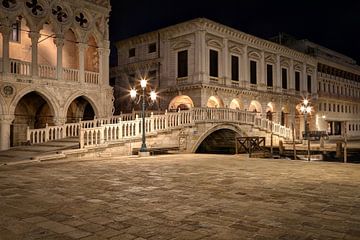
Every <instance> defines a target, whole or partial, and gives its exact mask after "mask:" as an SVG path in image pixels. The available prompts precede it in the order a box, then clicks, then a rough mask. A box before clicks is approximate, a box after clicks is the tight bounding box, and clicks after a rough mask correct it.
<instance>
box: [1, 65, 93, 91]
mask: <svg viewBox="0 0 360 240" xmlns="http://www.w3.org/2000/svg"><path fill="white" fill-rule="evenodd" d="M2 65H3V63H2V59H0V69H2ZM9 67H10V71H9V73H10V74H12V75H17V76H29V77H31V69H32V66H31V63H30V62H26V61H21V60H17V59H10V62H9ZM38 74H39V77H40V78H43V79H57V68H56V67H54V66H49V65H41V64H39V65H38ZM61 80H62V81H64V82H75V83H79V82H80V70H78V69H71V68H63V69H62V78H61ZM84 82H85V83H87V84H94V85H98V84H99V73H97V72H91V71H84Z"/></svg>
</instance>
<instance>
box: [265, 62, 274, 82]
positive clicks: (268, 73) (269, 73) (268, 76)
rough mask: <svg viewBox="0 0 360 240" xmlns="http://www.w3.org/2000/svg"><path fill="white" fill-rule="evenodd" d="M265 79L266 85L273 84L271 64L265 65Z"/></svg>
mask: <svg viewBox="0 0 360 240" xmlns="http://www.w3.org/2000/svg"><path fill="white" fill-rule="evenodd" d="M266 81H267V86H268V87H272V86H273V65H271V64H267V65H266Z"/></svg>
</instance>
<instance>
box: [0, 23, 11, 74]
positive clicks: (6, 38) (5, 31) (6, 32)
mask: <svg viewBox="0 0 360 240" xmlns="http://www.w3.org/2000/svg"><path fill="white" fill-rule="evenodd" d="M0 31H1V33H2V37H3V56H2V61H3V69H2V72H3V73H4V74H7V73H9V70H10V59H9V49H10V45H9V42H10V33H11V28H10V27H7V26H1V27H0Z"/></svg>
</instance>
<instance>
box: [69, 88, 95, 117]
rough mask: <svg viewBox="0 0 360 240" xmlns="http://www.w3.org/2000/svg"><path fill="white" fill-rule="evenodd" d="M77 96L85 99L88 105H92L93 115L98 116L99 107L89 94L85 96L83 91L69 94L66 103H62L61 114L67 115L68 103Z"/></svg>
mask: <svg viewBox="0 0 360 240" xmlns="http://www.w3.org/2000/svg"><path fill="white" fill-rule="evenodd" d="M79 97H83V98H84V99H85V100H87V101H88V102H89V103H90V105H91V106H92V108H93V109H94V112H95V116H97V117H100V116H101V114H100V112H99V108H98V106H97V104H96V101H94V100H93V99H92V98H91V97H90V96H87V95H86V94H85V93H79V92H77V93H74V94H73V95H71V96H70V97H69V98H67V99H68V100H67V101H66V103H65V104H64V108H63V112H62V116H66V115H67V111H68V109H69V107H70V104H71V103H72V102H73V101H74V100H75V99H77V98H79Z"/></svg>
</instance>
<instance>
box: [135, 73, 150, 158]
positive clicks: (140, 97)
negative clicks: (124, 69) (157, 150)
mask: <svg viewBox="0 0 360 240" xmlns="http://www.w3.org/2000/svg"><path fill="white" fill-rule="evenodd" d="M140 87H141V89H142V95H138V94H137V91H136V89H135V88H132V89H131V90H130V97H131V100H133V101H136V98H137V96H138V100H137V101H136V103H137V104H138V103H139V102H140V100H142V109H141V114H142V123H141V125H142V138H141V148H140V151H139V156H149V152H148V150H147V147H146V138H145V108H146V100H147V98H150V105H151V104H153V103H154V102H155V101H156V97H157V95H156V92H155V91H154V90H151V91H150V93H149V96H148V95H147V94H146V87H147V80H146V79H141V80H140Z"/></svg>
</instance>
